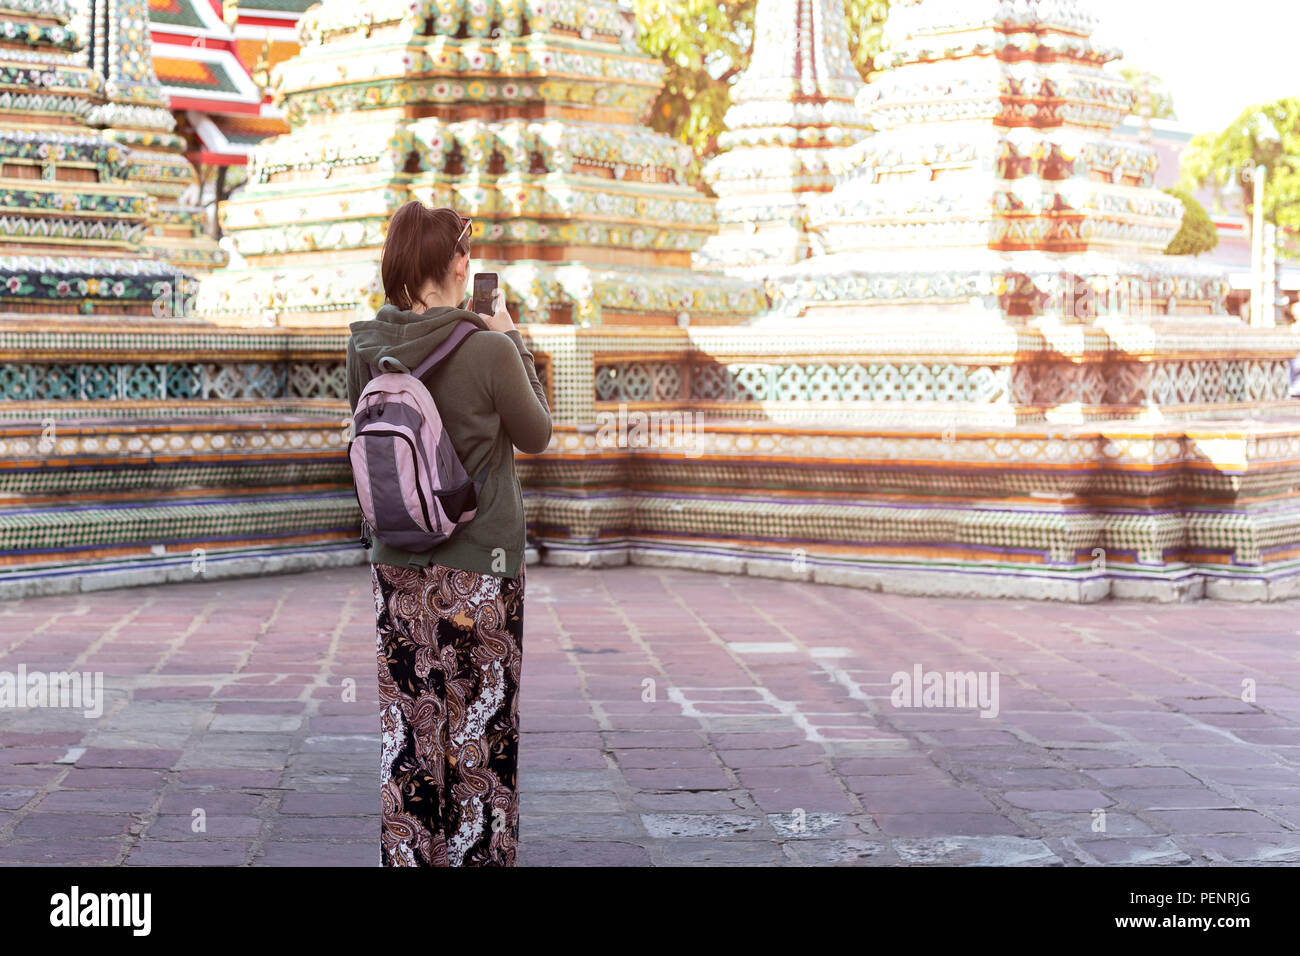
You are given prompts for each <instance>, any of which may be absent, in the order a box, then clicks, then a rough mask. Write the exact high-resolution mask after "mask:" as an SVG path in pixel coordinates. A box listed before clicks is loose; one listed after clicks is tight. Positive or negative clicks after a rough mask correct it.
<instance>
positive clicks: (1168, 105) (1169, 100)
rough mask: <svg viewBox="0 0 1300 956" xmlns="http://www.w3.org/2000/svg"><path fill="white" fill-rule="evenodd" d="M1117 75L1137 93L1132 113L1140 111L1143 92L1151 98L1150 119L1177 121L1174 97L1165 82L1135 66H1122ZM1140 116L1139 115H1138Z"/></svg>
mask: <svg viewBox="0 0 1300 956" xmlns="http://www.w3.org/2000/svg"><path fill="white" fill-rule="evenodd" d="M1119 75H1120V76H1122V77H1124V79H1126V80H1128V81H1129V82H1130V83H1132V84H1133V88H1134V89H1136V90H1137V92H1138V103H1139V105H1138V107H1137V108H1136V109H1135V110H1134V112H1139V110H1140V109H1141V96H1142V93H1143V92H1144V91H1145V92H1146V93H1147V94H1148V95H1149V96H1150V97H1151V118H1152V119H1163V120H1174V119H1178V115H1177V113H1175V112H1174V97H1173V94H1172V93H1170V92H1169V88H1168V87H1167V86H1165V81H1164V80H1162V79H1160V77H1158V76H1153V75H1151V74H1150V73H1147V72H1146V71H1145V70H1143V69H1141V68H1140V67H1137V66H1122V67H1120V70H1119ZM1139 115H1140V113H1139Z"/></svg>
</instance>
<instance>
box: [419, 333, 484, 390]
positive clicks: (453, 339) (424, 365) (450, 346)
mask: <svg viewBox="0 0 1300 956" xmlns="http://www.w3.org/2000/svg"><path fill="white" fill-rule="evenodd" d="M477 331H479V328H478V326H476V325H475V324H474V323H472V322H470V321H469V320H468V319H461V320H459V321H458V322H457V323H456V327H455V328H454V329H452V330H451V335H449V336H447V338H446V339H445V340H444V341H443V343H442V344H441V345H439V346H438V347H437V348H436V349H434V350H433V351H432V352H431V353H429V357H428V358H426V359H425V360H424V361H423V362H421V363H420V364H419V365H417V366H416V367H415V368H413V369H411V374H412V375H414V376H415V377H416V378H423V377H424V373H425V372H427V371H429V369H431V368H433V367H434V366H435V365H438V364H439V363H440V362H442V361H443V360H445V359H447V358H450V357H451V355H452V353H453V352H455V351H456V350H457V349H458V348H460V346H461V344H462V343H463V342H464V341H465V340H466V339H467V338H469V337H470V336H471V335H473V334H474V333H475V332H477Z"/></svg>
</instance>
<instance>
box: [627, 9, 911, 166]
mask: <svg viewBox="0 0 1300 956" xmlns="http://www.w3.org/2000/svg"><path fill="white" fill-rule="evenodd" d="M634 2H635V7H636V22H637V31H638V34H639V37H640V43H641V48H642V49H643V50H645V52H646V53H648V54H650V55H651V56H657V57H659V58H660V59H661V60H662V61H663V64H664V66H666V67H667V73H666V74H665V77H664V87H663V90H662V91H661V92H660V93H659V97H658V99H656V100H655V103H654V106H653V107H652V110H651V116H650V125H651V126H652V127H653V128H654V129H657V130H659V131H660V132H662V133H667V134H668V135H670V136H672V137H674V138H675V139H679V140H681V141H682V142H684V143H689V144H690V145H691V146H692V147H693V148H694V150H695V154H696V156H697V157H700V158H701V159H703V158H707V157H708V156H711V155H713V154H714V153H716V152H717V150H718V134H719V133H721V132H722V131H723V129H724V128H725V127H724V126H723V117H724V116H725V114H726V112H727V107H728V106H730V105H731V86H732V84H733V83H734V82H735V80H736V77H737V76H739V75H740V73H741V71H742V70H744V69H745V67H746V66H748V65H749V60H750V56H751V55H752V54H753V50H754V11H755V8H756V7H757V5H758V2H757V0H634ZM844 6H845V16H846V19H847V21H848V34H849V52H850V53H851V54H852V56H853V62H854V64H855V65H856V66H857V68H858V72H859V73H861V74H862V76H863V77H864V78H866V77H869V76H870V75H871V74H872V72H873V70H874V61H875V57H876V56H877V54H879V52H880V49H881V27H882V25H883V24H884V20H885V16H886V14H887V13H888V12H889V0H845V5H844Z"/></svg>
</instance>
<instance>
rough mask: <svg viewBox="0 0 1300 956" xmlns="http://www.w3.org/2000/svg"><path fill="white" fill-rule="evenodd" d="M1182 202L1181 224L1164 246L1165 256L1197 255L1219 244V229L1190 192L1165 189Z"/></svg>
mask: <svg viewBox="0 0 1300 956" xmlns="http://www.w3.org/2000/svg"><path fill="white" fill-rule="evenodd" d="M1165 192H1167V193H1169V195H1171V196H1177V197H1178V198H1179V199H1180V200H1182V203H1183V224H1182V226H1181V227H1179V229H1178V233H1177V234H1176V235H1175V236H1174V238H1173V239H1171V240H1169V245H1168V246H1167V247H1166V248H1165V255H1167V256H1199V255H1200V254H1201V253H1202V252H1209V251H1210V250H1211V249H1213V248H1214V247H1215V246H1217V245H1218V244H1219V230H1218V229H1216V228H1215V227H1214V223H1213V222H1211V221H1210V214H1209V213H1207V212H1206V211H1205V207H1204V206H1202V205H1201V204H1200V203H1199V202H1197V201H1196V199H1195V198H1194V197H1193V196H1192V194H1191V193H1189V192H1185V191H1183V190H1181V189H1177V188H1174V189H1166V190H1165Z"/></svg>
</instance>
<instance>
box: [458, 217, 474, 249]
mask: <svg viewBox="0 0 1300 956" xmlns="http://www.w3.org/2000/svg"><path fill="white" fill-rule="evenodd" d="M460 221H461V223H462V224H463V225H464V227H465V228H463V229H461V231H460V235H459V236H457V237H456V244H457V245H460V241H461V240H462V239H464V238H465V234H466V233H467V232H469V230H470V226H471V225H472V224H473V222H474V220H473V219H471V218H470V217H469V216H461V217H460Z"/></svg>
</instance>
